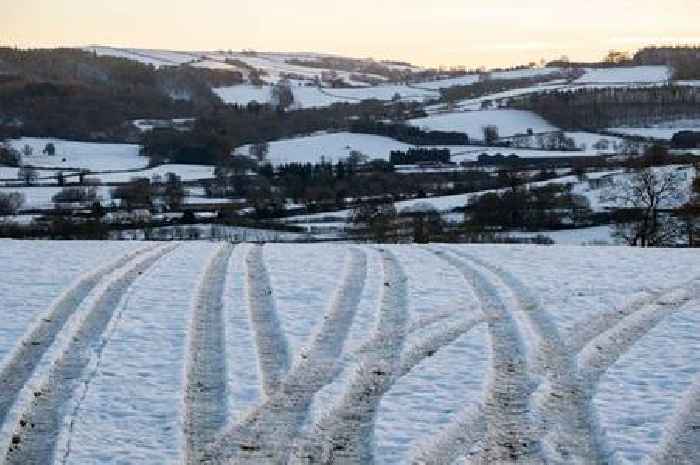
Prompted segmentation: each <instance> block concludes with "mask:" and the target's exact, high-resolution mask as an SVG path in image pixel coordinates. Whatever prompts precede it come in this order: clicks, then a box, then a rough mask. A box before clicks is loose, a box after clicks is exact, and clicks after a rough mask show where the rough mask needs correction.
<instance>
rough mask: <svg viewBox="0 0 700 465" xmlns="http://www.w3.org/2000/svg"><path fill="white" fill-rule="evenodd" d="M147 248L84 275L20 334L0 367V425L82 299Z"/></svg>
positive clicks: (148, 248) (146, 249) (0, 425)
mask: <svg viewBox="0 0 700 465" xmlns="http://www.w3.org/2000/svg"><path fill="white" fill-rule="evenodd" d="M150 249H152V248H151V247H144V248H142V249H140V250H136V251H134V252H131V253H128V254H126V255H125V256H123V257H121V258H119V259H117V260H116V261H114V262H112V263H110V264H108V265H107V266H104V267H102V268H100V269H98V270H97V271H93V272H90V273H88V274H86V275H83V276H82V277H81V278H79V279H78V281H77V282H75V283H74V284H73V285H72V286H71V287H70V288H69V289H68V290H66V291H65V292H63V293H62V295H61V296H60V297H58V299H57V300H55V301H54V302H53V303H52V304H51V307H50V308H49V310H48V311H47V313H46V314H45V315H44V316H43V318H42V319H41V320H40V321H38V322H37V323H36V324H35V325H34V326H33V327H32V328H31V329H30V330H29V331H28V333H27V334H26V335H25V336H24V337H23V338H22V341H21V342H20V343H19V344H18V345H17V347H16V349H15V350H14V351H13V353H12V354H10V356H9V357H8V361H7V362H6V363H5V364H4V365H3V366H2V367H1V369H0V427H2V425H4V423H5V421H6V419H7V416H8V414H9V412H10V409H11V408H12V405H13V404H14V403H15V401H16V400H17V396H18V395H19V393H20V392H21V390H22V388H23V387H24V385H25V384H26V383H27V381H28V380H29V379H30V378H31V376H32V374H33V373H34V371H35V370H36V368H37V365H38V364H39V362H40V360H41V358H42V357H43V356H44V354H45V353H46V352H47V351H48V349H49V347H51V345H52V344H53V343H54V341H55V340H56V336H57V335H58V334H59V333H60V332H61V330H62V329H63V327H64V326H65V324H66V321H68V319H69V318H70V317H71V315H73V314H74V313H75V312H76V311H77V310H78V308H79V307H80V304H81V303H82V302H83V300H85V298H86V297H87V296H88V295H89V294H90V292H91V291H92V290H94V289H95V288H96V287H97V286H98V284H99V283H100V282H101V281H102V280H104V279H106V277H107V276H108V275H109V274H111V273H113V272H114V271H115V270H118V269H120V268H122V267H124V266H126V265H127V264H128V263H129V262H131V261H132V260H134V259H136V258H137V257H139V256H140V255H143V254H144V253H146V251H148V250H150Z"/></svg>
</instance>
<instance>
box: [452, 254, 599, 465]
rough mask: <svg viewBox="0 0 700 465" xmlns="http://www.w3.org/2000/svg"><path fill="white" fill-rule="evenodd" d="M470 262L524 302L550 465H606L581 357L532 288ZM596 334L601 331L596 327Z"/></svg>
mask: <svg viewBox="0 0 700 465" xmlns="http://www.w3.org/2000/svg"><path fill="white" fill-rule="evenodd" d="M458 255H460V256H463V257H465V258H468V259H469V260H471V261H473V262H474V263H477V264H478V265H479V266H481V267H482V268H485V269H487V270H489V271H490V272H491V273H493V274H495V275H496V276H497V277H498V278H499V279H500V280H501V281H502V282H503V284H504V285H505V287H507V288H508V290H509V291H510V292H511V293H512V294H513V296H514V297H515V299H516V301H517V302H518V307H519V308H518V309H516V312H518V313H521V318H520V321H521V327H523V326H525V327H526V331H527V334H528V338H529V339H530V340H531V341H532V343H533V344H534V347H535V349H534V354H533V357H532V358H533V361H532V365H533V368H534V371H535V373H536V374H538V375H539V376H542V377H543V385H542V386H540V391H539V392H538V393H537V395H536V397H535V399H534V400H535V406H536V408H537V414H538V417H539V418H538V421H539V422H541V423H540V425H539V429H540V430H541V431H540V433H539V434H540V435H541V438H542V445H543V449H544V454H545V456H546V457H547V462H548V463H561V464H565V463H566V464H570V463H586V464H595V463H603V461H604V459H603V457H602V454H601V447H600V441H599V440H598V437H599V433H598V428H597V425H596V421H595V419H594V417H593V416H592V415H591V410H590V403H589V401H588V398H587V396H586V394H585V389H583V386H582V380H581V377H580V375H579V373H578V368H577V365H576V358H575V355H576V352H575V351H572V350H571V349H570V348H569V345H568V344H566V343H565V342H564V341H563V340H562V338H561V336H560V335H559V330H558V329H557V327H556V325H555V324H554V323H553V322H552V319H551V318H550V317H549V316H548V315H547V313H546V311H544V310H543V309H542V305H541V304H540V303H539V302H538V301H537V299H535V298H534V297H533V296H532V294H531V292H530V291H529V290H528V288H527V286H526V285H525V284H524V283H522V282H521V281H520V280H519V279H518V278H517V277H516V276H515V275H513V274H512V273H510V272H508V271H505V270H504V269H502V268H501V267H498V266H494V265H491V264H489V263H487V262H485V261H483V260H481V259H478V258H476V257H473V256H472V255H470V254H467V253H466V252H463V251H459V252H458ZM592 327H593V328H594V329H593V330H594V331H595V327H596V326H595V325H592Z"/></svg>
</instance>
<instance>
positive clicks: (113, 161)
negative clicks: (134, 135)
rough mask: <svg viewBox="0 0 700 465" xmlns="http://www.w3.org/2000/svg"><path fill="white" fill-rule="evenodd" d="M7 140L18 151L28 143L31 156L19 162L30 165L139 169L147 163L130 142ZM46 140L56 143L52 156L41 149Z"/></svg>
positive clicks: (95, 169)
mask: <svg viewBox="0 0 700 465" xmlns="http://www.w3.org/2000/svg"><path fill="white" fill-rule="evenodd" d="M9 142H10V144H11V145H12V146H13V147H14V148H16V149H17V150H20V151H21V150H22V148H24V146H25V145H28V146H30V147H31V148H32V149H33V154H32V156H31V157H23V162H24V163H25V164H27V165H32V166H34V167H43V168H64V169H69V168H85V169H89V170H91V171H107V170H126V169H140V168H145V167H146V165H148V158H146V157H142V156H140V155H139V148H140V147H139V146H138V145H133V144H103V143H97V142H76V141H68V140H63V139H45V138H34V137H23V138H21V139H11V140H10V141H9ZM49 143H52V144H54V146H55V147H56V155H54V156H48V155H45V154H43V153H42V152H43V151H44V148H45V147H46V144H49ZM64 160H65V161H64Z"/></svg>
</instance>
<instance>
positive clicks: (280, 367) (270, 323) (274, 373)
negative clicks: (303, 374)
mask: <svg viewBox="0 0 700 465" xmlns="http://www.w3.org/2000/svg"><path fill="white" fill-rule="evenodd" d="M263 247H264V246H262V245H258V246H255V247H253V248H252V249H251V250H250V251H249V252H248V256H247V258H246V267H247V287H248V309H249V311H250V320H251V322H252V324H253V328H254V332H255V344H256V348H257V352H258V366H259V367H260V373H261V377H262V383H263V392H264V393H265V394H266V395H267V396H268V397H269V396H272V395H273V394H274V393H275V392H277V390H278V389H279V386H280V384H281V383H282V379H283V378H284V376H285V375H286V374H287V370H288V369H289V366H290V363H291V362H290V352H289V343H288V342H287V338H286V337H285V335H284V331H283V330H282V327H281V325H280V321H279V317H278V315H277V305H276V303H275V298H274V295H273V290H272V285H271V283H270V276H269V275H268V273H267V269H266V267H265V262H264V258H263Z"/></svg>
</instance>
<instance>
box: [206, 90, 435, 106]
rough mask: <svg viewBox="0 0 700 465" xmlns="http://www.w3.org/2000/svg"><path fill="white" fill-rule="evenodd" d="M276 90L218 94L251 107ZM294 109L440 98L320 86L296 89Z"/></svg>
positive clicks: (412, 92)
mask: <svg viewBox="0 0 700 465" xmlns="http://www.w3.org/2000/svg"><path fill="white" fill-rule="evenodd" d="M271 89H272V86H269V85H263V86H254V85H251V84H239V85H236V86H230V87H219V88H216V89H214V92H215V93H216V94H217V95H218V96H219V97H220V98H221V100H223V101H224V102H225V103H229V104H237V105H247V104H248V103H250V102H258V103H269V102H270V97H271ZM292 93H293V94H294V108H323V107H328V106H331V105H333V104H334V103H357V102H360V101H362V100H371V99H376V100H383V101H390V100H393V99H394V98H396V97H397V96H398V97H399V98H400V100H403V101H418V102H421V101H424V100H429V99H435V98H438V97H440V94H439V93H438V92H436V91H432V90H427V89H418V88H414V87H408V86H405V85H400V84H387V85H381V86H373V87H361V88H349V89H325V88H320V87H316V86H307V85H292Z"/></svg>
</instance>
